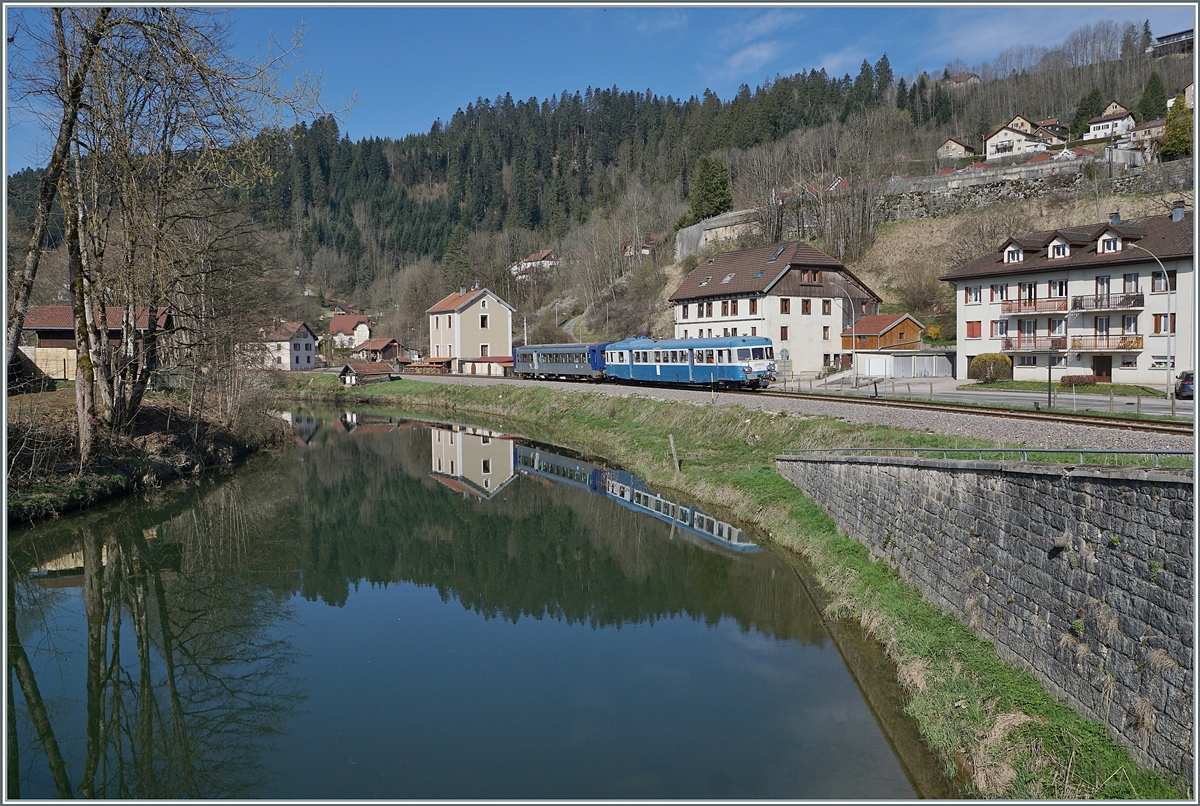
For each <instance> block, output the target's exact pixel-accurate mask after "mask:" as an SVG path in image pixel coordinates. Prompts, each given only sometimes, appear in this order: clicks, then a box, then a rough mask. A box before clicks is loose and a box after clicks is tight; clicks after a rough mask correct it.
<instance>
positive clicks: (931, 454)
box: [781, 447, 1192, 467]
mask: <svg viewBox="0 0 1200 806" xmlns="http://www.w3.org/2000/svg"><path fill="white" fill-rule="evenodd" d="M818 454H828V455H831V456H868V457H869V456H889V457H895V456H901V457H904V458H913V459H920V458H921V454H925V458H927V459H928V458H937V456H938V455H939V454H940V456H941V458H942V459H950V458H951V456H950V454H961V455H966V456H973V457H975V458H976V459H977V460H978V461H980V462H982V461H984V454H988V455H989V456H992V457H993V458H992V459H991V461H1004V457H1005V456H1020V457H1021V459H1020V460H1021V461H1022V462H1028V461H1029V456H1030V455H1031V454H1032V455H1035V456H1043V457H1051V456H1078V457H1079V464H1081V465H1084V464H1093V465H1095V464H1102V465H1108V462H1090V463H1089V462H1088V461H1087V460H1086V458H1085V457H1095V456H1099V457H1104V458H1107V457H1109V456H1111V457H1113V459H1114V461H1113V465H1116V464H1118V463H1119V462H1118V459H1117V457H1121V456H1129V457H1133V456H1151V457H1153V458H1154V466H1155V467H1161V466H1162V465H1161V460H1162V457H1168V456H1177V457H1185V456H1186V457H1188V458H1191V456H1192V452H1191V451H1138V450H1115V449H1114V450H1104V449H1079V448H907V447H905V448H805V449H802V450H785V451H783V452H782V454H781V456H816V455H818ZM997 454H998V456H996V455H997ZM1043 461H1046V460H1045V459H1043ZM1058 464H1062V462H1059V463H1058ZM1138 464H1140V463H1138Z"/></svg>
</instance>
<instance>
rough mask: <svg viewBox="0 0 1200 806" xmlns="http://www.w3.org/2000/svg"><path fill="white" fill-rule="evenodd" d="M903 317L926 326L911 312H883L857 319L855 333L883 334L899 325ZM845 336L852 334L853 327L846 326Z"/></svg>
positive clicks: (860, 334)
mask: <svg viewBox="0 0 1200 806" xmlns="http://www.w3.org/2000/svg"><path fill="white" fill-rule="evenodd" d="M903 319H912V321H913V323H914V324H916V325H917V327H924V325H922V324H921V323H920V322H918V321H917V320H916V319H913V317H912V315H911V314H907V313H881V314H875V315H873V316H864V317H862V318H861V319H859V320H857V321H855V323H854V328H853V335H856V336H882V335H883V334H884V333H887V332H888V331H889V330H891V329H892V328H893V327H895V326H896V325H898V324H899V323H900V321H901V320H903ZM842 335H843V336H849V335H851V328H846V329H845V330H843V331H842Z"/></svg>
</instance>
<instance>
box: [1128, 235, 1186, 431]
mask: <svg viewBox="0 0 1200 806" xmlns="http://www.w3.org/2000/svg"><path fill="white" fill-rule="evenodd" d="M1125 245H1126V246H1132V247H1133V248H1134V249H1141V250H1142V251H1143V252H1145V253H1146V254H1147V255H1149V256H1150V257H1152V258H1154V262H1155V263H1157V264H1158V268H1159V269H1161V270H1162V276H1163V289H1164V290H1165V291H1166V292H1167V328H1166V330H1167V400H1169V401H1171V416H1172V417H1174V416H1175V384H1173V383H1171V381H1172V380H1173V379H1172V377H1171V375H1172V373H1171V369H1172V367H1171V275H1169V274H1167V268H1166V266H1164V265H1163V264H1162V261H1161V260H1159V259H1158V255H1156V254H1154V253H1153V252H1151V251H1150V250H1149V249H1147V248H1146V247H1144V246H1139V245H1138V244H1135V243H1127V244H1125Z"/></svg>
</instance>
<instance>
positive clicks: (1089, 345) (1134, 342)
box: [1071, 334, 1142, 351]
mask: <svg viewBox="0 0 1200 806" xmlns="http://www.w3.org/2000/svg"><path fill="white" fill-rule="evenodd" d="M1071 349H1072V350H1106V351H1107V350H1140V349H1142V337H1141V336H1138V335H1134V334H1124V335H1119V336H1072V337H1071Z"/></svg>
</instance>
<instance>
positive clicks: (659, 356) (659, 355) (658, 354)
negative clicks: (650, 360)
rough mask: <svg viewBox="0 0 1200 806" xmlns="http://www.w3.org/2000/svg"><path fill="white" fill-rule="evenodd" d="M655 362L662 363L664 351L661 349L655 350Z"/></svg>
mask: <svg viewBox="0 0 1200 806" xmlns="http://www.w3.org/2000/svg"><path fill="white" fill-rule="evenodd" d="M654 363H655V364H661V363H662V351H661V350H655V351H654Z"/></svg>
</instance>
